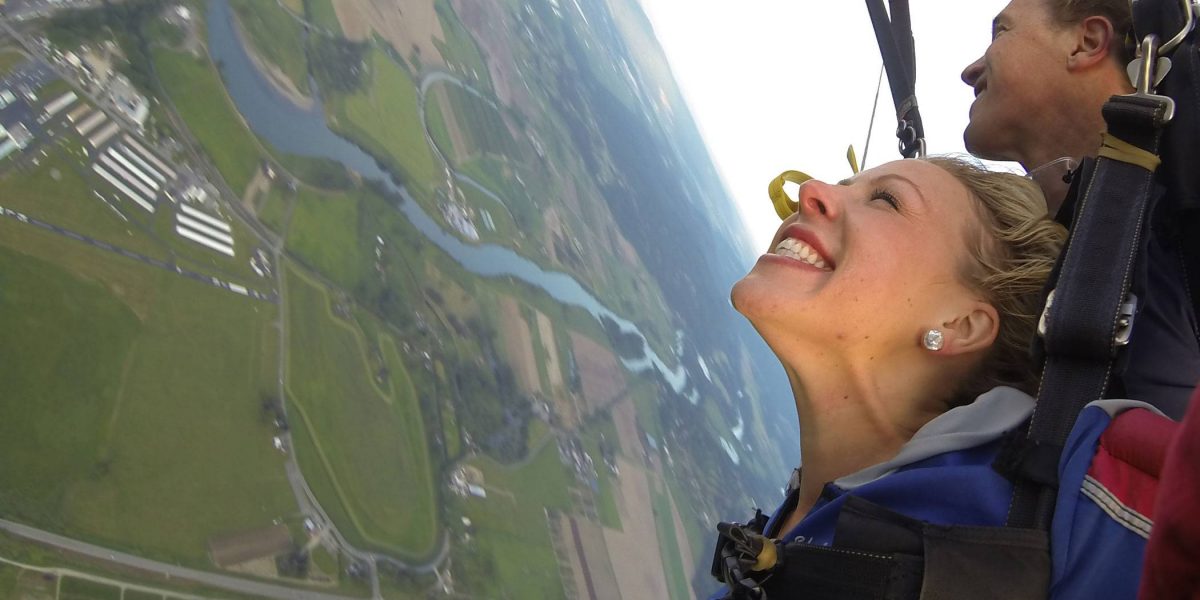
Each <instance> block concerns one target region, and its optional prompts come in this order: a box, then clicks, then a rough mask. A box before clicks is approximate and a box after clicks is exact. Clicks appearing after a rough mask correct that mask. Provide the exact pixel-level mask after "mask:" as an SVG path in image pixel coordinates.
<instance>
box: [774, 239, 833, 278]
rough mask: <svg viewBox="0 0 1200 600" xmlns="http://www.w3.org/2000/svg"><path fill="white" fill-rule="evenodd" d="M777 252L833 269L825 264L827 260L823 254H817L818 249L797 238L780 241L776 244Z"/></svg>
mask: <svg viewBox="0 0 1200 600" xmlns="http://www.w3.org/2000/svg"><path fill="white" fill-rule="evenodd" d="M775 254H778V255H779V256H786V257H788V258H794V259H796V260H798V261H801V262H806V263H808V264H810V265H812V266H814V267H816V268H818V269H821V270H824V271H831V270H832V269H830V268H829V267H828V266H827V265H826V264H825V260H824V259H822V258H821V255H820V254H817V251H816V250H813V248H812V246H809V245H808V244H805V243H804V242H802V241H800V240H797V239H795V238H786V239H784V240H783V241H782V242H779V245H778V246H775Z"/></svg>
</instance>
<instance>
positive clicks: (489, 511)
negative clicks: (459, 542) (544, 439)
mask: <svg viewBox="0 0 1200 600" xmlns="http://www.w3.org/2000/svg"><path fill="white" fill-rule="evenodd" d="M470 462H471V464H473V465H475V466H476V467H478V468H479V469H480V470H481V471H482V472H483V475H484V478H485V486H486V489H487V491H488V497H487V498H485V499H479V498H473V497H468V498H464V499H462V500H461V501H460V504H461V510H462V513H463V514H464V515H466V516H467V517H469V518H470V519H471V521H472V522H473V525H474V527H475V528H477V530H478V531H479V535H478V537H477V538H476V539H475V542H474V543H475V544H477V546H478V551H479V552H482V553H484V554H485V556H488V557H490V563H491V565H492V568H493V569H494V573H493V575H494V579H489V580H487V581H474V580H472V584H473V586H475V587H472V589H487V590H489V593H490V595H492V596H493V597H509V598H560V597H562V596H563V588H562V580H561V579H560V577H559V574H558V567H557V560H556V559H555V557H554V550H553V549H552V546H551V540H550V529H549V527H548V526H547V523H546V515H545V512H544V510H543V508H548V509H552V510H558V511H567V510H569V509H570V508H571V498H570V494H569V492H568V489H569V488H570V486H571V482H572V479H571V475H570V473H568V472H567V470H566V468H565V467H563V465H562V463H560V462H559V460H558V448H557V446H556V445H555V444H546V446H545V447H543V448H542V450H541V451H540V452H538V453H537V454H536V455H534V456H533V457H531V458H530V460H529V462H528V464H525V465H524V466H522V467H520V468H517V469H513V468H510V467H506V466H504V465H501V464H499V463H497V462H495V461H493V460H491V459H489V458H486V457H485V458H477V459H472V460H471V461H470ZM475 575H476V576H478V575H484V576H485V577H486V576H487V574H486V573H477V574H475Z"/></svg>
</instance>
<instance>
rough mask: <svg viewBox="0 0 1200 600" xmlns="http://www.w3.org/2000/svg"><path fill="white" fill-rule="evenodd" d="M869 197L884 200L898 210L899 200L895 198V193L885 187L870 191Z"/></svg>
mask: <svg viewBox="0 0 1200 600" xmlns="http://www.w3.org/2000/svg"><path fill="white" fill-rule="evenodd" d="M871 199H872V200H883V201H884V202H887V203H888V204H890V205H891V206H892V208H893V209H895V210H900V201H899V200H897V199H896V196H895V195H893V194H892V193H891V192H889V191H887V190H885V189H877V190H875V191H874V192H871Z"/></svg>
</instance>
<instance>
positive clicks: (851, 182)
mask: <svg viewBox="0 0 1200 600" xmlns="http://www.w3.org/2000/svg"><path fill="white" fill-rule="evenodd" d="M856 179H858V177H849V178H846V179H843V180H841V181H839V182H837V184H838V185H854V184H855V183H857V182H856V181H855V180H856ZM886 179H896V180H899V181H900V182H901V183H903V184H905V185H907V186H908V187H910V188H912V189H913V192H915V193H916V195H917V197H918V198H920V199H921V203H922V204H925V203H926V202H925V195H924V194H922V193H921V188H919V187H917V184H915V183H913V181H912V180H911V179H909V178H907V177H905V176H903V175H898V174H896V173H885V174H883V175H880V176H878V177H875V178H873V179H871V183H873V184H877V183H879V182H880V181H883V180H886Z"/></svg>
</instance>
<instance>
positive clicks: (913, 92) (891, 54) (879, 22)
mask: <svg viewBox="0 0 1200 600" xmlns="http://www.w3.org/2000/svg"><path fill="white" fill-rule="evenodd" d="M866 1H867V11H868V12H869V13H870V15H871V25H872V27H874V29H875V40H876V41H877V42H878V43H879V53H880V55H881V56H882V57H883V66H884V68H885V69H886V70H887V76H888V86H889V87H890V88H891V91H892V103H893V104H894V105H895V107H896V122H897V126H896V137H897V138H898V139H899V140H900V154H901V155H903V156H904V158H914V157H917V156H924V155H925V127H924V125H922V123H921V111H920V110H919V109H918V108H917V60H916V50H915V46H914V42H913V36H912V22H911V17H910V16H909V12H908V0H890V1H889V3H888V4H889V6H890V8H891V17H889V16H888V11H887V10H886V9H884V7H883V0H866Z"/></svg>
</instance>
